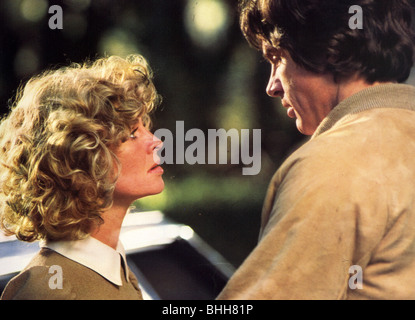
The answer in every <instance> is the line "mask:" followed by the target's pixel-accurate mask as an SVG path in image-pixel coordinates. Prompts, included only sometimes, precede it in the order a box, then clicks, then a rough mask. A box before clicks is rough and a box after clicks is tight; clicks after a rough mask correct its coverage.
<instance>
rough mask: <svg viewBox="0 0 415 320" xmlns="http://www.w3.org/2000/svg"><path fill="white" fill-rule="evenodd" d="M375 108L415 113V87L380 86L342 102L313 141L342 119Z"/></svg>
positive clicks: (358, 93)
mask: <svg viewBox="0 0 415 320" xmlns="http://www.w3.org/2000/svg"><path fill="white" fill-rule="evenodd" d="M373 108H401V109H409V110H414V111H415V87H414V86H411V85H406V84H396V83H390V84H379V85H376V86H373V87H369V88H366V89H364V90H362V91H359V92H357V93H355V94H354V95H352V96H350V97H348V98H346V99H345V100H343V101H341V102H340V103H339V104H338V105H337V106H336V107H334V108H333V110H331V111H330V113H329V114H328V115H327V117H326V118H324V119H323V121H322V122H321V123H320V125H319V126H318V127H317V129H316V131H315V132H314V134H313V136H312V137H311V139H313V138H315V137H317V136H318V135H320V134H322V133H323V132H325V131H327V130H329V129H331V128H332V127H333V126H334V125H335V124H336V123H337V122H338V121H339V120H340V119H342V118H344V117H345V116H347V115H351V114H356V113H359V112H361V111H366V110H370V109H373Z"/></svg>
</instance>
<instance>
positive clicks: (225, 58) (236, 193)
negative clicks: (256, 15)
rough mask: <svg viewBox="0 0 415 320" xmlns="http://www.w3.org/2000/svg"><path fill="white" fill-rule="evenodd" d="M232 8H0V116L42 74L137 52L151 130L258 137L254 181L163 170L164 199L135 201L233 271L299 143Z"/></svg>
mask: <svg viewBox="0 0 415 320" xmlns="http://www.w3.org/2000/svg"><path fill="white" fill-rule="evenodd" d="M52 5H60V6H61V7H62V9H63V29H54V30H52V29H50V28H49V25H48V21H49V19H50V17H51V16H52V14H49V13H48V9H49V7H50V6H52ZM237 7H238V1H237V0H118V1H112V0H61V1H58V0H49V1H48V0H1V1H0V18H1V19H0V24H1V29H0V30H1V31H0V41H1V48H0V101H1V103H0V107H1V113H6V112H7V110H8V105H9V104H10V103H9V99H10V98H13V96H14V95H15V93H16V90H17V88H18V87H19V85H22V84H24V83H25V82H26V81H27V80H28V79H29V78H30V77H31V76H33V75H35V74H37V73H39V72H40V71H42V70H44V69H47V68H57V67H59V66H63V65H67V64H69V63H71V62H82V61H84V60H86V59H88V58H89V59H94V58H97V57H100V56H103V55H112V54H115V55H120V56H123V57H125V56H127V55H128V54H130V53H140V54H142V55H144V56H145V57H146V58H147V60H148V61H149V62H150V65H151V66H152V69H153V71H154V74H155V83H156V87H157V88H158V91H159V93H160V94H161V95H162V96H163V104H162V106H161V108H160V109H158V110H157V111H156V113H155V114H154V129H158V128H167V129H169V130H171V131H172V132H173V133H175V128H176V121H184V125H185V132H186V131H187V130H189V129H191V128H199V129H201V130H203V132H205V133H206V132H207V130H208V129H218V128H224V129H226V130H228V129H230V128H235V129H237V130H238V131H239V132H240V130H241V129H250V130H251V133H252V129H261V130H262V141H261V159H262V168H261V172H260V173H259V174H258V175H252V176H248V175H246V176H244V175H242V171H241V168H242V166H243V165H242V164H241V165H234V164H233V165H231V164H227V165H223V164H216V165H198V164H196V165H189V164H183V165H179V164H172V165H164V166H163V167H164V168H165V174H164V179H165V182H166V188H165V191H164V192H163V193H162V194H160V195H156V196H152V197H148V198H145V199H142V200H140V201H137V202H136V203H135V205H136V207H137V208H138V209H140V210H161V211H163V212H164V213H165V214H166V215H167V216H169V217H170V218H172V219H174V220H176V221H178V222H182V223H185V224H188V225H190V226H191V227H192V228H193V229H194V230H195V231H196V232H197V233H198V234H199V235H200V236H201V237H202V238H203V239H204V240H205V241H206V242H207V243H209V244H210V245H211V246H212V247H214V248H215V249H217V250H218V251H219V252H220V253H221V254H222V255H223V256H224V257H225V258H227V259H228V260H229V261H230V262H231V263H233V264H234V265H235V266H236V267H237V266H238V265H240V263H241V262H242V261H243V259H244V258H245V257H246V256H247V255H248V254H249V252H250V251H251V250H252V249H253V247H254V246H255V244H256V241H257V237H258V231H259V224H260V214H261V207H262V202H263V199H264V196H265V192H266V188H267V186H268V183H269V181H270V179H271V177H272V175H273V173H274V172H275V170H276V169H277V168H278V166H279V165H280V164H281V162H282V160H283V159H284V158H285V157H286V156H287V155H288V154H289V153H290V152H291V151H292V150H293V149H294V148H296V147H297V146H298V145H299V144H301V143H302V142H304V137H303V136H302V135H301V134H299V133H298V132H297V130H296V128H295V124H294V122H293V121H292V120H291V119H288V118H287V116H286V114H285V110H284V109H283V108H282V107H281V106H280V104H279V101H278V99H271V98H269V97H268V96H267V95H266V94H265V86H266V83H267V80H268V73H269V66H268V64H267V63H266V62H265V61H264V60H263V59H262V57H261V54H260V53H258V52H256V51H255V50H254V49H252V48H250V47H249V46H248V44H247V42H246V41H245V39H244V38H243V36H242V34H241V32H240V29H239V24H238V22H239V21H238V10H237ZM251 137H252V135H251ZM251 141H252V140H251ZM251 150H252V146H251Z"/></svg>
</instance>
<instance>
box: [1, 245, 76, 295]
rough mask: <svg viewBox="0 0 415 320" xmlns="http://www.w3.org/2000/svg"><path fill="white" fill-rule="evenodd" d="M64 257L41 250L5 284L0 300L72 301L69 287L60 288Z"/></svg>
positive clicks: (48, 250)
mask: <svg viewBox="0 0 415 320" xmlns="http://www.w3.org/2000/svg"><path fill="white" fill-rule="evenodd" d="M64 262H65V261H64V257H62V256H60V255H59V254H58V253H56V252H54V251H53V250H50V249H47V248H42V249H41V250H40V251H39V252H38V253H37V254H36V255H35V256H34V257H33V259H32V260H31V262H30V263H29V264H28V265H27V266H26V267H25V268H24V269H23V270H22V271H21V272H20V273H19V274H18V275H17V276H15V277H14V278H12V279H11V280H10V281H9V283H8V284H7V286H6V288H5V289H4V292H3V294H2V296H1V299H2V300H66V299H74V298H75V296H74V295H75V294H74V293H73V291H72V288H71V286H69V285H65V286H62V285H61V284H62V282H63V278H62V274H61V268H62V266H61V264H62V263H64Z"/></svg>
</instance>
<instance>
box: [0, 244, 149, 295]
mask: <svg viewBox="0 0 415 320" xmlns="http://www.w3.org/2000/svg"><path fill="white" fill-rule="evenodd" d="M51 266H60V267H61V268H62V270H63V283H62V288H61V289H59V288H56V287H54V285H53V283H54V281H53V279H51V278H52V277H53V276H54V274H56V273H53V272H52V273H49V272H50V270H51V269H50V267H51ZM123 268H124V266H123ZM123 268H122V269H121V280H122V285H121V286H118V285H116V284H113V283H111V282H110V281H108V280H107V279H105V278H103V277H102V276H101V275H100V274H98V273H97V272H95V271H93V270H91V269H89V268H87V267H85V266H83V265H81V264H79V263H77V262H74V261H72V260H71V259H68V258H66V257H64V256H62V255H60V254H59V253H57V252H55V251H53V250H51V249H48V248H42V249H41V250H40V251H39V253H38V254H37V255H35V257H34V258H33V259H32V261H31V262H30V263H29V265H28V266H27V267H26V268H25V269H24V270H23V271H22V272H21V273H20V274H19V275H18V276H16V277H15V278H13V279H12V280H11V281H10V282H9V283H8V284H7V286H6V288H5V290H4V292H3V295H2V297H1V298H2V300H141V299H142V295H141V291H140V289H139V287H138V282H137V279H136V278H135V276H134V274H133V273H132V272H131V270H129V272H128V275H129V281H127V279H126V277H125V272H124V270H123ZM127 268H128V266H127ZM52 271H53V269H52ZM51 283H52V286H51V285H50V284H51Z"/></svg>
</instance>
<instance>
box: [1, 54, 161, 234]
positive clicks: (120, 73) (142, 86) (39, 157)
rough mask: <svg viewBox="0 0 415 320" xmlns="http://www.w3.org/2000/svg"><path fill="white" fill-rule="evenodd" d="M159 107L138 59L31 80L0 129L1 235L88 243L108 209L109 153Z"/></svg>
mask: <svg viewBox="0 0 415 320" xmlns="http://www.w3.org/2000/svg"><path fill="white" fill-rule="evenodd" d="M159 103H160V97H159V95H158V94H157V92H156V89H155V87H154V84H153V82H152V72H151V70H150V68H149V66H148V64H147V62H146V60H145V59H144V58H143V57H142V56H139V55H131V56H129V57H127V58H126V59H122V58H120V57H117V56H111V57H106V58H101V59H98V60H96V61H95V62H94V61H92V62H86V63H84V64H82V65H80V64H73V65H71V66H69V67H64V68H60V69H58V70H53V71H46V72H44V73H43V74H41V75H39V76H37V77H34V78H32V79H30V80H29V81H28V83H27V84H26V85H25V86H24V88H22V89H19V92H18V94H17V97H16V100H15V102H14V104H13V105H12V108H11V111H10V113H9V115H8V116H7V117H5V118H3V119H2V121H1V124H0V228H2V229H3V230H4V231H5V233H6V234H7V235H12V234H14V235H16V237H17V238H18V239H20V240H23V241H34V240H42V239H47V240H75V239H82V238H83V237H85V236H87V235H88V234H89V233H90V232H91V231H92V228H93V227H94V226H96V225H97V224H100V223H102V218H101V213H102V212H103V210H104V209H106V208H108V207H110V206H111V204H112V194H113V190H114V186H115V182H116V180H117V175H118V174H119V170H120V164H119V161H118V159H117V157H116V156H115V154H114V151H116V149H117V147H118V146H119V145H120V144H121V143H122V142H123V141H125V140H126V139H127V138H128V137H129V135H130V134H131V129H132V127H133V126H134V125H136V124H137V122H138V121H139V119H142V121H143V123H144V124H145V125H146V126H147V127H149V126H150V116H149V114H150V112H151V111H152V110H153V109H154V108H155V107H156V106H157V105H158V104H159Z"/></svg>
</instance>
